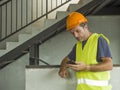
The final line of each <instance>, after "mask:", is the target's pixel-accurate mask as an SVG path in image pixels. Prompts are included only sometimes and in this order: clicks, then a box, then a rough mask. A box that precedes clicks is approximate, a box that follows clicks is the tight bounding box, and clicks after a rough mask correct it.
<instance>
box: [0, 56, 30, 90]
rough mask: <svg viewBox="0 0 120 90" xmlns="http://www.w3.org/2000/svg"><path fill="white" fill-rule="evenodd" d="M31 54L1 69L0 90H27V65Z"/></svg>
mask: <svg viewBox="0 0 120 90" xmlns="http://www.w3.org/2000/svg"><path fill="white" fill-rule="evenodd" d="M28 57H29V55H25V56H23V57H21V58H19V59H18V60H17V61H15V62H13V63H11V64H10V65H8V66H7V67H5V68H3V69H1V70H0V90H25V66H26V65H28Z"/></svg>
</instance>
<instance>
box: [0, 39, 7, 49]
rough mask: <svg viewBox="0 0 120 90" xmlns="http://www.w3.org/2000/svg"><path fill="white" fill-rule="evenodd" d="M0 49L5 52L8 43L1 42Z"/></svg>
mask: <svg viewBox="0 0 120 90" xmlns="http://www.w3.org/2000/svg"><path fill="white" fill-rule="evenodd" d="M0 49H1V50H3V49H6V42H5V41H4V42H1V43H0Z"/></svg>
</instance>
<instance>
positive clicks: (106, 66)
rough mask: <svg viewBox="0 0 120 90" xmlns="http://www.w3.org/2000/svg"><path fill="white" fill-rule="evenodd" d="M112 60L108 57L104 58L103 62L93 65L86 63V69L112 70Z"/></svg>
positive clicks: (95, 70)
mask: <svg viewBox="0 0 120 90" xmlns="http://www.w3.org/2000/svg"><path fill="white" fill-rule="evenodd" d="M112 67H113V65H112V60H111V59H110V58H109V59H108V60H104V61H103V62H101V63H99V64H95V65H87V66H86V71H94V72H97V71H108V70H112Z"/></svg>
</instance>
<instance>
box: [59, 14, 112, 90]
mask: <svg viewBox="0 0 120 90" xmlns="http://www.w3.org/2000/svg"><path fill="white" fill-rule="evenodd" d="M87 23H88V21H87V19H86V18H85V17H84V16H83V15H82V14H81V13H78V12H72V13H71V14H69V16H68V18H67V22H66V25H67V30H69V31H70V32H71V34H73V36H74V37H75V38H76V39H77V40H78V42H77V43H76V44H75V46H74V47H73V49H72V51H71V52H70V53H69V55H68V56H66V57H65V58H64V59H63V61H62V62H61V67H60V70H59V75H60V76H61V77H62V78H66V77H67V76H68V71H67V68H68V67H69V68H71V69H73V70H74V71H76V77H77V87H76V90H111V88H112V87H111V85H110V83H109V80H110V72H109V71H110V70H112V67H113V64H112V58H111V53H110V49H109V40H108V39H107V38H106V37H105V36H104V35H103V34H97V33H92V32H90V31H89V29H88V25H87ZM69 61H75V64H70V63H68V62H69Z"/></svg>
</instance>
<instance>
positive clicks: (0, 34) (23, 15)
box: [0, 0, 71, 42]
mask: <svg viewBox="0 0 120 90" xmlns="http://www.w3.org/2000/svg"><path fill="white" fill-rule="evenodd" d="M70 1H71V0H64V1H63V0H60V4H59V5H58V3H57V2H58V0H55V1H54V2H55V3H54V4H55V7H53V1H52V0H31V1H29V0H16V2H13V1H12V0H9V1H8V2H6V3H4V4H2V5H1V6H0V19H1V20H0V24H1V25H0V42H2V41H4V40H5V39H7V38H9V37H10V36H12V35H14V34H15V33H17V32H19V31H21V30H23V29H24V28H25V27H27V26H29V25H31V24H32V23H34V22H36V21H37V20H40V19H41V18H43V17H46V18H48V15H49V14H50V13H51V12H53V11H54V10H56V9H58V8H59V7H61V6H63V5H65V4H66V3H68V2H70ZM50 2H51V3H50ZM23 3H24V4H23ZM30 3H31V5H30ZM43 3H46V4H45V5H46V6H43ZM33 5H34V6H35V7H33ZM49 6H51V7H50V8H49ZM23 7H24V8H23ZM39 7H40V8H39ZM15 8H16V9H15ZM4 10H5V11H4ZM25 10H26V12H25ZM34 11H35V12H36V13H35V15H33V14H34ZM13 12H14V13H13ZM39 12H40V13H39ZM3 14H4V15H3ZM39 14H40V15H39ZM14 16H15V17H14ZM28 17H30V18H28ZM15 24H16V25H15Z"/></svg>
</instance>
